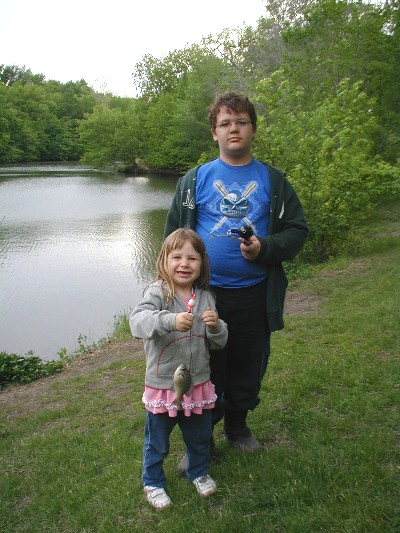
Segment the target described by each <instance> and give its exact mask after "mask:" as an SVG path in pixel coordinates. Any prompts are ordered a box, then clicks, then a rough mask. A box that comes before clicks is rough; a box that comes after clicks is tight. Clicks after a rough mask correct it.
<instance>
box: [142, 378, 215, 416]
mask: <svg viewBox="0 0 400 533" xmlns="http://www.w3.org/2000/svg"><path fill="white" fill-rule="evenodd" d="M175 398H176V393H175V392H173V391H172V390H170V389H154V388H153V387H148V386H147V385H145V387H144V393H143V398H142V401H143V403H144V406H145V408H146V409H147V411H150V412H151V413H153V414H155V415H157V414H160V413H168V414H169V416H172V417H175V416H177V412H178V411H181V410H183V411H184V414H185V416H190V415H191V414H192V413H193V414H195V415H201V413H202V412H203V409H212V408H213V407H214V405H215V401H216V399H217V396H216V394H215V388H214V385H213V384H212V383H211V381H210V380H208V381H205V382H204V383H200V384H199V385H195V386H194V387H193V389H192V392H191V394H190V395H188V396H187V395H186V394H184V395H183V398H182V402H181V405H180V406H178V405H175V404H174V403H173V401H174V400H175Z"/></svg>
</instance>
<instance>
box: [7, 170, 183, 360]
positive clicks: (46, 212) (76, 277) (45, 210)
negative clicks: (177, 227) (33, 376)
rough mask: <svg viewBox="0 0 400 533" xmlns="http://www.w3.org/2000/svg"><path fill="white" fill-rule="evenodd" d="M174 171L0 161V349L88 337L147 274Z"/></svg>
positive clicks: (45, 348) (136, 293)
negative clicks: (137, 173)
mask: <svg viewBox="0 0 400 533" xmlns="http://www.w3.org/2000/svg"><path fill="white" fill-rule="evenodd" d="M175 186H176V178H171V177H164V176H145V177H134V176H128V177H124V176H121V175H115V174H113V173H98V172H93V171H91V170H90V169H89V168H86V167H82V170H80V169H79V168H78V165H73V168H72V169H71V171H70V172H69V171H68V165H65V166H64V165H63V166H60V165H57V166H54V167H52V166H51V165H46V166H45V170H43V169H42V166H40V167H38V166H32V165H28V166H23V167H22V166H21V167H17V166H14V167H12V169H11V170H10V167H3V168H1V167H0V221H1V220H2V222H1V224H0V290H1V302H0V311H1V316H2V320H1V321H0V322H1V323H0V350H1V351H7V352H9V353H14V352H15V353H27V352H28V351H29V350H33V351H34V352H35V354H36V355H40V356H41V357H43V358H46V359H50V358H53V357H55V356H56V354H57V352H58V351H59V350H60V349H61V348H63V347H66V348H67V349H68V350H69V351H72V350H74V349H76V347H77V339H78V337H79V335H83V336H85V337H87V341H88V342H94V341H97V340H99V339H100V338H101V337H103V336H105V335H106V334H107V333H109V332H110V331H111V330H112V326H113V318H114V316H115V315H117V314H119V313H120V312H128V311H129V309H130V308H131V307H132V306H133V305H134V304H135V303H136V301H137V300H138V299H139V298H140V297H141V294H142V291H143V288H144V287H145V285H146V284H147V283H148V282H149V281H150V280H151V279H152V277H153V275H154V263H155V260H156V257H157V254H158V251H159V248H160V245H161V240H162V233H163V229H164V222H165V216H166V211H167V208H168V207H169V204H170V201H171V198H172V195H173V192H174V190H175Z"/></svg>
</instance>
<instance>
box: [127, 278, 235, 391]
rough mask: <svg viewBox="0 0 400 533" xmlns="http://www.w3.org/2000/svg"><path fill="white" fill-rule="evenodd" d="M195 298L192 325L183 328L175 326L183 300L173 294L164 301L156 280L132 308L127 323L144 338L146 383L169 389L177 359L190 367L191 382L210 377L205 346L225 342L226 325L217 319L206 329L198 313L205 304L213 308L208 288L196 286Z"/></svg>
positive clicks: (203, 308) (177, 364)
mask: <svg viewBox="0 0 400 533" xmlns="http://www.w3.org/2000/svg"><path fill="white" fill-rule="evenodd" d="M195 302H196V303H195V306H194V309H193V315H194V320H193V326H192V328H191V330H189V331H187V332H180V331H176V329H175V319H176V315H177V314H178V313H182V312H185V311H187V309H186V306H185V304H184V303H183V302H182V300H181V299H180V298H179V297H178V296H175V297H174V300H173V301H172V302H171V303H169V304H168V305H167V304H166V299H165V296H164V295H163V292H162V290H161V285H160V282H157V283H154V284H153V285H151V286H150V287H149V288H148V290H147V291H146V293H145V295H144V297H143V299H142V301H141V302H139V304H138V305H137V306H136V307H135V308H134V309H133V311H132V313H131V315H130V318H129V325H130V328H131V332H132V335H133V336H134V337H136V338H139V339H143V340H144V351H145V353H146V376H145V384H146V385H148V386H149V387H154V388H156V389H170V388H171V386H172V382H173V376H174V372H175V370H176V369H177V367H178V366H179V365H180V364H181V363H183V364H185V365H186V367H187V368H188V369H189V370H190V374H191V376H192V381H193V385H198V384H200V383H204V382H205V381H207V380H208V379H210V364H209V360H210V353H209V350H210V349H212V350H219V349H221V348H223V347H224V346H225V344H226V342H227V340H228V327H227V325H226V323H225V322H224V321H223V320H221V319H219V328H218V329H217V330H210V329H209V328H207V327H206V325H205V324H204V322H202V320H201V318H200V317H201V315H202V314H203V313H204V311H205V310H206V308H207V307H210V308H211V309H213V310H214V311H216V308H215V300H214V297H213V295H212V294H211V292H210V291H206V290H202V289H196V300H195Z"/></svg>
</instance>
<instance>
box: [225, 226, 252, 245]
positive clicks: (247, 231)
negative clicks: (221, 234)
mask: <svg viewBox="0 0 400 533" xmlns="http://www.w3.org/2000/svg"><path fill="white" fill-rule="evenodd" d="M226 234H227V235H228V236H229V237H234V236H235V235H238V238H242V239H244V244H245V245H246V246H249V244H251V241H250V237H252V236H253V235H254V231H253V228H252V227H251V226H248V225H246V224H243V225H242V226H240V228H239V229H229V230H228V231H227V232H226ZM232 234H235V235H232Z"/></svg>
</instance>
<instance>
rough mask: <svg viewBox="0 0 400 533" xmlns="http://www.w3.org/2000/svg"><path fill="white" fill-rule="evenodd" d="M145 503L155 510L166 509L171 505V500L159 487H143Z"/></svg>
mask: <svg viewBox="0 0 400 533" xmlns="http://www.w3.org/2000/svg"><path fill="white" fill-rule="evenodd" d="M144 493H145V494H146V498H147V501H148V502H149V504H150V505H152V506H153V507H154V508H155V509H166V508H167V507H169V506H170V505H171V503H172V502H171V500H170V499H169V496H168V494H167V493H166V492H165V490H164V489H161V488H159V487H144Z"/></svg>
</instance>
